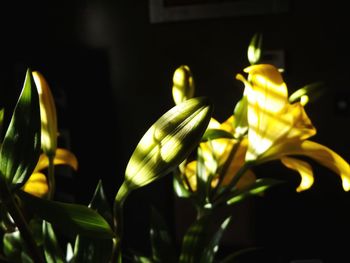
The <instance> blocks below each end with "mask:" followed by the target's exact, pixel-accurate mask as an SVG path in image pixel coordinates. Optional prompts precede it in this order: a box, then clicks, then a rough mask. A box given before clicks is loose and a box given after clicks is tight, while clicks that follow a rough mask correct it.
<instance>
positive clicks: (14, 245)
mask: <svg viewBox="0 0 350 263" xmlns="http://www.w3.org/2000/svg"><path fill="white" fill-rule="evenodd" d="M3 252H4V255H5V256H6V259H8V260H10V262H19V263H22V262H24V261H23V260H22V259H23V258H26V259H27V261H25V262H30V263H33V261H32V260H31V259H30V257H29V256H28V254H27V251H26V247H25V245H24V242H23V240H22V238H21V234H20V232H19V231H18V230H16V231H14V232H11V233H5V234H4V236H3Z"/></svg>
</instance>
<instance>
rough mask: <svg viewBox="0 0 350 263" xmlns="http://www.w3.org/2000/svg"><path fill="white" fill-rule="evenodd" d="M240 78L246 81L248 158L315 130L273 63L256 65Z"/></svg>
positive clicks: (306, 135) (253, 157)
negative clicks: (294, 101)
mask: <svg viewBox="0 0 350 263" xmlns="http://www.w3.org/2000/svg"><path fill="white" fill-rule="evenodd" d="M245 71H246V72H248V73H249V77H248V79H249V81H247V80H245V79H244V77H243V76H242V75H237V79H239V80H241V81H242V82H243V83H244V84H245V94H246V96H247V98H248V124H249V131H248V139H249V147H248V151H247V155H246V160H247V161H251V160H256V159H259V158H263V157H262V155H264V154H265V152H266V151H268V150H269V149H270V148H272V147H274V146H275V145H276V144H279V143H282V142H284V141H285V140H294V139H306V138H308V137H310V136H312V135H314V134H315V133H316V130H315V128H314V127H313V125H312V123H311V121H310V119H309V118H308V116H307V115H306V113H305V111H304V108H303V106H302V105H301V104H300V103H295V104H289V101H288V93H287V87H286V85H285V83H284V82H283V79H282V76H281V73H280V72H279V71H278V70H277V68H275V67H273V66H271V65H255V66H251V67H249V68H247V69H246V70H245Z"/></svg>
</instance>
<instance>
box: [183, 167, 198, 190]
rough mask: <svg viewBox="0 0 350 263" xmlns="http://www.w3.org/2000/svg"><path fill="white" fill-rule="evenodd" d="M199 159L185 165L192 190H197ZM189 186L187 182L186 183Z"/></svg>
mask: <svg viewBox="0 0 350 263" xmlns="http://www.w3.org/2000/svg"><path fill="white" fill-rule="evenodd" d="M196 171H197V161H192V162H189V163H188V164H187V165H186V167H185V176H186V178H187V181H188V183H189V185H190V187H191V190H192V191H196V190H197V175H196V173H197V172H196ZM185 186H187V184H185ZM186 188H187V187H186Z"/></svg>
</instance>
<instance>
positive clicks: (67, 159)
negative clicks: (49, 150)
mask: <svg viewBox="0 0 350 263" xmlns="http://www.w3.org/2000/svg"><path fill="white" fill-rule="evenodd" d="M59 164H65V165H69V166H70V167H72V168H73V169H74V170H78V160H77V158H76V156H75V155H74V154H73V153H72V152H71V151H69V150H67V149H63V148H57V149H56V154H55V158H54V165H59ZM48 166H49V158H48V157H47V156H46V154H41V155H40V158H39V161H38V163H37V165H36V167H35V169H34V172H37V171H41V170H43V169H45V168H47V167H48Z"/></svg>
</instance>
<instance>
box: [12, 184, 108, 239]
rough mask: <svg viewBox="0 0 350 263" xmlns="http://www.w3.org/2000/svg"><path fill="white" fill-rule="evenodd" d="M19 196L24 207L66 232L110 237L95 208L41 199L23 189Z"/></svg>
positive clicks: (103, 221) (103, 220) (102, 219)
mask: <svg viewBox="0 0 350 263" xmlns="http://www.w3.org/2000/svg"><path fill="white" fill-rule="evenodd" d="M19 196H20V198H21V200H22V201H23V203H24V204H25V205H26V208H27V209H29V210H31V211H32V212H34V213H35V214H37V215H38V217H40V218H42V219H44V220H46V221H48V222H50V223H51V224H52V225H53V226H56V227H57V228H59V229H60V230H62V231H63V232H65V233H67V234H71V235H72V234H73V235H75V234H80V235H84V236H92V237H96V238H112V237H113V236H114V234H113V231H112V230H111V228H110V225H109V224H108V222H107V221H106V220H105V219H104V218H103V217H102V216H101V215H100V214H99V213H97V212H96V211H95V210H93V209H91V208H89V207H87V206H84V205H77V204H69V203H63V202H57V201H50V200H46V199H41V198H38V197H35V196H32V195H30V194H27V193H25V192H23V191H19Z"/></svg>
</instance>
